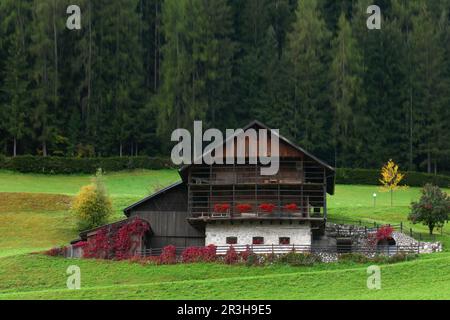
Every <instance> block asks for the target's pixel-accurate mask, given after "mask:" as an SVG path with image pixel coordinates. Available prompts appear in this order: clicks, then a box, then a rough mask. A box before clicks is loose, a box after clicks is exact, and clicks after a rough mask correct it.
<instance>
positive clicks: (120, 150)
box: [119, 142, 123, 158]
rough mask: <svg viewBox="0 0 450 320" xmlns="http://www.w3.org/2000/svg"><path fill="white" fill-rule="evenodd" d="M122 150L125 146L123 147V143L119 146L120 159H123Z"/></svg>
mask: <svg viewBox="0 0 450 320" xmlns="http://www.w3.org/2000/svg"><path fill="white" fill-rule="evenodd" d="M122 148H123V146H122V142H121V143H120V145H119V157H121V158H122Z"/></svg>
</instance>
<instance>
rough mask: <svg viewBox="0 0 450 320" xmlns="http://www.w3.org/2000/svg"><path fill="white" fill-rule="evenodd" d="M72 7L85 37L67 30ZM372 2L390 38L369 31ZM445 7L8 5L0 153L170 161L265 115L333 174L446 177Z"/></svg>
mask: <svg viewBox="0 0 450 320" xmlns="http://www.w3.org/2000/svg"><path fill="white" fill-rule="evenodd" d="M71 4H77V5H78V6H79V7H80V8H81V25H82V28H81V30H69V29H67V28H66V20H67V18H68V16H69V15H68V14H67V13H66V9H67V7H68V6H69V5H71ZM372 4H377V5H379V6H380V7H381V11H382V17H383V20H382V28H381V30H368V28H367V26H366V20H367V18H368V17H369V15H368V14H367V12H366V10H367V7H368V6H369V5H372ZM449 12H450V0H390V1H388V0H384V1H382V0H379V1H372V0H370V1H369V0H343V1H336V0H113V1H112V0H76V1H73V0H70V1H69V0H0V119H1V122H0V153H1V154H4V155H7V156H14V155H23V154H32V155H42V156H76V157H88V156H89V157H93V156H130V155H131V156H134V155H168V150H170V147H171V145H172V143H171V142H170V134H171V132H172V130H173V129H175V128H179V127H185V128H190V127H191V126H192V124H193V121H194V120H203V121H204V126H205V127H216V128H220V129H224V128H238V127H242V126H244V125H245V124H247V123H248V122H250V121H251V120H253V119H259V120H260V121H262V122H264V123H266V124H267V125H269V126H271V127H273V128H279V129H280V130H281V133H282V134H283V135H285V136H287V137H288V138H290V139H291V140H292V141H293V142H295V143H297V144H299V145H301V146H302V147H304V148H305V149H307V150H309V151H311V152H312V153H314V154H316V155H317V156H319V157H321V158H323V159H324V160H326V161H328V162H329V163H330V164H332V165H335V166H338V167H358V168H379V167H380V166H381V165H382V164H383V163H384V162H386V161H387V160H388V159H390V158H392V159H393V160H394V161H396V162H398V163H400V165H401V167H402V168H404V169H409V170H419V171H426V172H430V173H434V172H436V173H439V172H442V171H450V125H449V124H450V108H449V105H450V13H449Z"/></svg>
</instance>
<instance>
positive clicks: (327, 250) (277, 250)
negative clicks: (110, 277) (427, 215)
mask: <svg viewBox="0 0 450 320" xmlns="http://www.w3.org/2000/svg"><path fill="white" fill-rule="evenodd" d="M231 246H232V247H233V248H234V249H235V250H236V251H237V252H244V251H247V250H250V251H251V252H253V253H255V254H285V253H289V252H297V253H322V254H335V253H350V252H351V253H361V254H383V255H388V256H389V255H394V254H398V253H407V254H416V253H417V254H419V253H420V243H418V244H417V245H409V246H397V245H393V246H375V247H369V246H355V245H335V246H310V245H296V244H291V245H270V244H269V245H226V246H216V253H217V255H225V254H226V253H227V251H228V250H229V249H230V247H231ZM185 249H186V248H185V247H176V254H177V255H181V254H182V252H183V251H184V250H185ZM162 251H163V248H150V249H146V250H142V251H139V252H138V253H137V254H138V255H140V256H145V257H147V256H158V255H160V254H161V253H162Z"/></svg>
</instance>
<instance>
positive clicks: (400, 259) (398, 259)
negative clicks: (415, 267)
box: [388, 252, 418, 263]
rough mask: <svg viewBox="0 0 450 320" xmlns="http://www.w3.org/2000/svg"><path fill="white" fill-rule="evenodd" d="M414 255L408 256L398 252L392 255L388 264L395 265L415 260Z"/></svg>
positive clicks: (415, 256)
mask: <svg viewBox="0 0 450 320" xmlns="http://www.w3.org/2000/svg"><path fill="white" fill-rule="evenodd" d="M417 257H418V256H417V255H416V254H408V253H405V252H399V253H397V254H394V255H393V256H390V257H389V258H388V263H397V262H403V261H411V260H414V259H417Z"/></svg>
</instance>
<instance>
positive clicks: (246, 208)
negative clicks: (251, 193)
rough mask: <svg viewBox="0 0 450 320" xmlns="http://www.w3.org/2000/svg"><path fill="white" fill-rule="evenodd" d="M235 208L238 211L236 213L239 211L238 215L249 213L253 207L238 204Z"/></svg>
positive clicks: (246, 204)
mask: <svg viewBox="0 0 450 320" xmlns="http://www.w3.org/2000/svg"><path fill="white" fill-rule="evenodd" d="M236 208H237V209H238V211H239V212H240V213H244V212H250V211H252V209H253V207H252V206H251V205H250V204H248V203H244V204H238V205H237V206H236Z"/></svg>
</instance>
